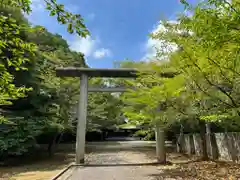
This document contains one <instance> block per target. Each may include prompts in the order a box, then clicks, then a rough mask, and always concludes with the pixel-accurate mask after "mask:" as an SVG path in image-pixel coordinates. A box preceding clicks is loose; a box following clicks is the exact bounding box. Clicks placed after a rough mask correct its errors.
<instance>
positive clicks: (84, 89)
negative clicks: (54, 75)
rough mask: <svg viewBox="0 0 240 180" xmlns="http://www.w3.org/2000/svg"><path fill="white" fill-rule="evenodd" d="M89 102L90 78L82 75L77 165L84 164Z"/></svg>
mask: <svg viewBox="0 0 240 180" xmlns="http://www.w3.org/2000/svg"><path fill="white" fill-rule="evenodd" d="M87 102H88V76H87V75H86V74H82V75H81V77H80V96H79V104H78V123H77V134H76V136H77V137H76V138H77V139H76V163H77V164H78V163H84V154H85V134H86V123H87Z"/></svg>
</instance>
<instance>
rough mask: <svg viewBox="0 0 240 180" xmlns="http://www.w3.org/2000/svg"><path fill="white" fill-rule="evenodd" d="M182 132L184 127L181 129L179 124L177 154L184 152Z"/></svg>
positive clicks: (181, 126)
mask: <svg viewBox="0 0 240 180" xmlns="http://www.w3.org/2000/svg"><path fill="white" fill-rule="evenodd" d="M183 131H184V127H183V125H182V124H181V125H180V134H179V137H178V142H177V143H178V144H177V146H178V147H177V148H178V152H179V153H185V152H184V133H183Z"/></svg>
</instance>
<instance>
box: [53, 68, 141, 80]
mask: <svg viewBox="0 0 240 180" xmlns="http://www.w3.org/2000/svg"><path fill="white" fill-rule="evenodd" d="M56 74H57V76H60V77H80V76H81V75H82V74H85V75H87V76H88V77H114V78H117V77H119V78H121V77H122V78H135V77H137V70H136V69H129V68H116V69H115V68H112V69H99V68H76V67H67V68H57V69H56Z"/></svg>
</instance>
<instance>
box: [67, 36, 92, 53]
mask: <svg viewBox="0 0 240 180" xmlns="http://www.w3.org/2000/svg"><path fill="white" fill-rule="evenodd" d="M69 44H70V49H72V50H74V51H77V52H81V53H83V54H84V55H85V57H89V56H91V55H92V54H93V52H94V50H95V48H96V44H97V40H94V39H92V38H91V37H90V36H87V37H86V38H81V37H78V36H77V37H76V38H75V40H73V41H71V42H70V43H69Z"/></svg>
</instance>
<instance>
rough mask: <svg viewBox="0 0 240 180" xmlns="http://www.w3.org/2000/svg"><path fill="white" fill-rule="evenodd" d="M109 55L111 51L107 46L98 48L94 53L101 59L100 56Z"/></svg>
mask: <svg viewBox="0 0 240 180" xmlns="http://www.w3.org/2000/svg"><path fill="white" fill-rule="evenodd" d="M109 56H111V51H110V50H109V49H106V48H101V49H97V50H96V51H95V52H94V53H93V57H95V58H96V59H100V58H103V57H109Z"/></svg>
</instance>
